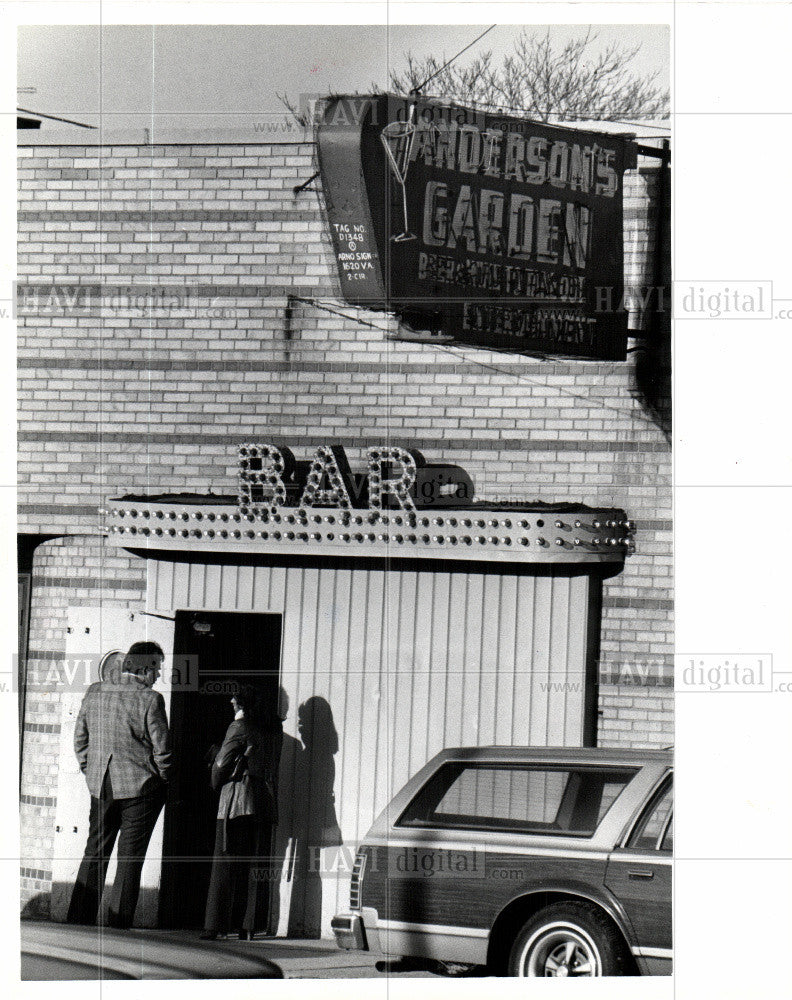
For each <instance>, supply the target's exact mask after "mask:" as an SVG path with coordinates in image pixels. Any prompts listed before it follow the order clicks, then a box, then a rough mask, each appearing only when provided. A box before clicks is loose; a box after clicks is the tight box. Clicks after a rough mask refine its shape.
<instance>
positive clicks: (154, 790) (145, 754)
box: [66, 642, 172, 928]
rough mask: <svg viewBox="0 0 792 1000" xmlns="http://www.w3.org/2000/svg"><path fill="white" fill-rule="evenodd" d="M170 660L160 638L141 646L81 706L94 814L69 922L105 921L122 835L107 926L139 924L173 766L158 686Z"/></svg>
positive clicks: (82, 754) (81, 750)
mask: <svg viewBox="0 0 792 1000" xmlns="http://www.w3.org/2000/svg"><path fill="white" fill-rule="evenodd" d="M163 660H164V655H163V652H162V650H161V649H160V647H159V646H158V645H157V643H156V642H136V643H134V644H133V645H132V646H130V648H129V652H128V653H127V654H126V656H125V657H124V660H123V663H122V665H121V669H120V670H119V671H118V673H117V674H116V675H115V676H112V677H110V678H108V679H106V680H103V681H99V682H98V683H96V684H92V685H91V686H90V687H89V688H88V690H87V692H86V694H85V697H84V698H83V702H82V705H81V706H80V711H79V714H78V715H77V721H76V723H75V726H74V751H75V753H76V755H77V760H78V762H79V765H80V770H81V771H82V772H83V774H84V775H85V779H86V782H87V784H88V791H89V792H90V793H91V811H90V814H89V819H88V842H87V843H86V845H85V854H84V856H83V860H82V863H81V865H80V870H79V872H78V874H77V881H76V883H75V886H74V891H73V893H72V898H71V901H70V904H69V911H68V915H67V918H66V919H67V920H68V922H69V923H75V924H90V923H94V922H95V921H96V920H97V917H98V916H99V914H98V910H99V903H100V900H101V897H102V890H103V888H104V882H105V877H106V875H107V865H108V862H109V860H110V855H111V854H112V853H113V845H114V844H115V840H116V837H118V870H117V872H116V877H115V883H114V885H113V894H112V899H111V901H110V905H109V909H108V914H107V923H108V925H109V926H111V927H120V928H126V927H131V926H132V921H133V919H134V916H135V907H136V906H137V901H138V895H139V893H140V875H141V871H142V868H143V861H144V859H145V856H146V850H147V848H148V843H149V840H150V839H151V834H152V832H153V830H154V826H155V824H156V822H157V817H158V816H159V814H160V810H161V809H162V807H163V805H164V803H165V790H166V787H167V781H168V777H169V774H170V772H171V768H172V755H171V747H170V736H169V732H168V719H167V716H166V715H165V701H164V699H163V697H162V695H161V694H160V693H159V692H157V691H152V686H153V685H154V683H155V682H156V680H157V678H158V677H159V676H160V670H161V668H162V662H163ZM119 834H120V836H119Z"/></svg>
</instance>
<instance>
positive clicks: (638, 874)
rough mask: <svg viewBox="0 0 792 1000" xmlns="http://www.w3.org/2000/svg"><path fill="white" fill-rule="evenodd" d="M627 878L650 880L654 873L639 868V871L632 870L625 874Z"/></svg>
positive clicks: (636, 869)
mask: <svg viewBox="0 0 792 1000" xmlns="http://www.w3.org/2000/svg"><path fill="white" fill-rule="evenodd" d="M627 877H628V878H636V879H640V878H642V879H650V878H654V872H653V871H649V869H647V868H641V869H638V868H633V869H632V870H631V871H628V872H627Z"/></svg>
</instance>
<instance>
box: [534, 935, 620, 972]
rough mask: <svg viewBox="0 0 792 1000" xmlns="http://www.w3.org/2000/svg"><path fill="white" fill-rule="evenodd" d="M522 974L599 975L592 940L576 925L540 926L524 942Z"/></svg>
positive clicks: (599, 964) (598, 964) (600, 969)
mask: <svg viewBox="0 0 792 1000" xmlns="http://www.w3.org/2000/svg"><path fill="white" fill-rule="evenodd" d="M521 974H522V975H523V976H562V977H564V976H601V975H602V967H601V963H600V957H599V953H598V952H597V949H596V947H595V945H594V942H593V941H591V939H590V938H589V937H588V935H587V934H584V933H583V932H582V931H580V930H579V929H578V928H571V927H557V928H547V927H545V928H542V930H540V931H539V932H537V934H536V935H534V937H533V938H532V939H531V940H530V941H529V942H528V944H527V945H526V947H525V950H524V952H523V961H522V963H521Z"/></svg>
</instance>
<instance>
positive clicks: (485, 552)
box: [17, 132, 673, 936]
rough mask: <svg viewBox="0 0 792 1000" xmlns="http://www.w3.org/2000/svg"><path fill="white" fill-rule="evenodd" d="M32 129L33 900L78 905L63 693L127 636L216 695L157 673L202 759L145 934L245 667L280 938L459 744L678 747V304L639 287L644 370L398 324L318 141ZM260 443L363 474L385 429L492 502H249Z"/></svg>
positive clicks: (29, 521)
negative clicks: (250, 468)
mask: <svg viewBox="0 0 792 1000" xmlns="http://www.w3.org/2000/svg"><path fill="white" fill-rule="evenodd" d="M97 135H98V133H97ZM77 139H79V141H80V144H79V145H77V144H75V143H76V142H77ZM20 143H21V145H20V149H19V153H20V160H19V186H20V205H19V230H20V247H19V289H18V297H17V311H18V324H19V350H18V358H19V411H20V420H19V450H20V456H19V497H20V506H19V530H20V547H19V551H20V594H21V604H20V611H21V614H20V618H21V622H20V657H21V668H20V707H21V711H22V719H21V723H22V753H21V768H22V773H21V796H22V799H21V827H22V862H21V879H22V883H21V884H22V902H23V912H28V913H48V914H50V915H51V916H52V917H53V918H55V919H62V918H63V915H64V913H65V907H66V905H67V904H68V897H69V891H70V885H71V881H70V880H71V879H72V878H73V875H74V871H76V866H77V863H78V861H79V856H80V855H81V852H82V847H83V845H84V840H85V835H86V826H87V801H88V800H87V792H86V791H85V789H84V787H83V783H82V777H81V775H80V774H79V772H78V770H77V766H76V762H75V761H74V758H73V754H72V751H71V738H72V733H71V727H72V723H73V718H74V714H75V712H76V709H77V707H79V702H80V698H81V695H82V691H84V682H85V681H87V680H93V679H95V676H96V671H97V670H98V669H99V664H100V663H101V660H102V657H103V656H105V655H106V654H108V653H110V652H112V651H114V650H118V649H123V648H124V646H125V645H128V644H129V643H130V642H131V641H134V640H136V639H139V638H144V637H145V638H152V639H156V640H157V641H160V643H161V644H162V645H163V648H164V649H165V651H166V653H168V654H172V653H177V654H184V655H188V656H189V655H193V654H194V655H195V656H196V657H197V660H198V663H199V665H200V664H202V665H203V666H202V667H201V670H200V671H199V673H200V678H199V686H200V690H199V692H198V694H196V692H195V691H192V690H191V691H189V692H186V691H185V692H182V691H176V690H175V688H173V687H170V688H169V687H168V683H167V679H166V684H165V687H164V688H163V690H164V691H165V694H166V699H167V701H168V705H169V711H170V714H171V723H172V726H173V730H174V740H175V742H176V747H177V755H178V756H179V757H180V761H181V773H182V775H183V777H182V778H181V779H180V780H181V781H182V787H181V789H180V792H179V796H180V798H179V803H178V804H177V803H176V802H175V801H174V803H173V804H171V805H169V806H168V807H167V808H166V810H165V814H164V816H163V818H162V819H161V821H160V826H159V827H158V830H157V831H156V832H155V836H154V840H153V842H152V847H151V849H150V852H149V858H148V860H147V862H146V868H145V869H144V876H143V893H142V895H141V902H140V909H139V911H138V921H139V922H140V923H143V924H146V925H149V926H153V925H157V924H170V925H176V926H191V925H195V924H196V922H200V909H201V892H202V891H203V887H202V885H201V884H200V879H198V880H196V884H197V888H195V887H194V888H193V890H190V888H189V886H187V885H186V884H185V883H184V880H183V877H182V876H180V875H179V872H178V865H176V864H173V865H169V864H168V859H172V858H176V857H177V856H188V857H190V856H193V855H196V856H197V855H198V854H200V853H201V850H202V848H201V844H202V842H201V840H200V836H201V835H200V833H196V832H195V829H196V823H195V816H194V815H193V813H190V811H189V810H190V808H191V805H190V803H191V802H193V799H195V801H194V802H193V806H195V807H196V808H197V801H198V800H197V799H196V798H195V797H196V796H198V797H200V794H201V793H200V790H199V788H198V784H197V782H198V781H199V778H198V774H199V770H200V769H199V768H197V766H196V763H195V761H196V759H197V758H198V757H199V756H200V753H199V751H200V750H201V747H202V746H203V744H204V743H208V741H209V736H210V731H212V732H213V731H214V730H213V729H212V727H215V728H216V727H217V726H218V725H220V726H221V728H223V727H224V726H225V725H226V724H227V722H228V721H229V718H228V715H227V711H228V710H227V707H226V705H227V697H225V695H224V693H223V691H224V689H223V686H222V683H220V682H221V681H222V680H223V678H225V679H228V678H229V677H230V676H232V675H234V674H238V673H240V672H243V673H244V672H246V671H248V670H251V671H254V672H255V671H259V672H261V674H262V676H263V677H265V678H266V683H267V684H269V688H268V690H269V691H270V697H272V699H274V700H277V704H278V707H279V710H280V711H281V714H282V715H285V722H284V728H285V733H286V736H285V743H284V756H283V761H282V768H281V790H280V791H281V803H282V809H281V813H282V815H281V822H280V826H279V832H278V835H277V838H276V841H277V846H278V851H276V855H277V856H278V857H280V858H282V859H283V863H282V866H281V868H280V869H279V871H278V872H277V873H276V875H275V878H274V882H273V889H274V891H273V893H272V911H273V912H272V928H273V930H279V931H280V932H282V933H292V934H302V935H306V936H316V935H319V934H322V933H327V932H328V930H329V918H330V916H332V914H333V913H334V912H336V910H337V909H339V908H341V907H342V906H343V905H345V903H346V892H347V887H348V878H349V870H350V867H351V861H349V852H348V850H347V848H349V849H350V850H351V853H352V854H354V844H355V842H356V841H357V840H358V839H359V838H360V837H362V836H363V835H364V833H365V832H366V829H367V827H368V826H369V824H370V823H371V821H372V819H373V817H374V816H375V815H376V814H377V813H378V812H379V811H380V810H381V809H382V808H384V806H385V805H386V804H387V802H388V801H389V799H390V797H391V795H392V794H393V793H394V792H395V791H397V790H398V788H399V787H400V786H401V785H402V784H403V783H404V782H405V781H406V780H407V778H408V777H409V776H410V775H412V774H413V773H415V771H416V770H418V768H419V767H421V766H422V765H423V764H424V763H425V762H426V760H427V759H428V758H429V757H431V756H432V755H433V754H434V753H435V752H437V751H438V750H439V749H441V748H443V747H444V746H452V745H462V744H490V743H535V744H551V745H552V744H564V743H566V744H570V745H574V744H582V743H589V744H591V743H597V744H599V745H603V746H613V745H619V744H630V745H636V746H663V745H667V744H668V743H670V742H671V739H672V736H671V732H672V695H673V688H672V672H671V654H672V633H671V624H670V622H671V574H672V555H671V503H672V501H671V483H670V445H669V443H668V440H667V433H666V421H667V417H668V407H669V404H670V400H669V398H668V391H667V388H666V387H667V385H668V371H667V364H668V359H667V354H666V353H664V351H657V350H654V347H655V346H656V340H657V337H658V336H659V335H658V333H657V329H658V328H659V327H661V326H662V324H663V322H664V319H665V317H664V316H663V315H660V317H659V319H658V315H657V310H654V313H652V312H651V310H649V309H644V310H642V309H641V296H640V295H639V296H638V300H637V301H636V300H635V299H630V300H629V301H627V303H626V306H625V307H626V308H628V309H630V310H631V313H630V327H631V329H632V330H633V331H634V332H635V334H636V336H635V338H634V339H632V340H631V341H630V345H631V348H632V350H631V351H630V353H629V354H628V360H627V361H625V362H607V363H606V362H587V361H568V360H540V359H534V358H531V357H526V356H521V355H515V354H506V353H502V352H492V351H486V350H481V349H473V348H463V347H457V346H449V345H447V344H432V343H409V342H404V341H399V340H394V339H393V336H394V335H395V334H396V333H397V332H398V324H397V321H396V320H395V319H393V318H392V317H390V316H388V315H386V314H383V313H377V312H372V311H368V310H365V309H362V308H354V307H351V306H350V305H348V304H345V303H344V302H343V301H342V299H341V296H340V289H339V286H338V277H337V273H336V268H335V263H334V260H333V256H332V248H331V245H330V239H329V235H328V232H327V224H326V221H325V217H324V212H323V205H322V196H321V191H320V190H319V187H320V180H319V179H318V178H316V179H314V180H313V182H312V183H311V184H310V185H308V186H307V187H304V188H303V189H302V190H299V191H295V188H297V187H299V186H300V185H303V184H304V182H305V181H307V180H308V179H309V178H310V177H311V175H312V174H313V173H314V171H315V170H316V163H315V157H316V150H315V147H314V144H313V142H311V141H310V140H309V138H307V137H304V136H302V135H301V134H295V135H294V137H287V138H285V139H284V140H283V141H278V142H267V143H251V142H247V141H240V139H239V137H238V136H236V137H235V136H232V135H222V134H212V135H210V134H206V135H192V136H189V137H186V138H185V137H179V136H173V137H168V138H167V139H164V140H163V141H157V142H153V143H152V142H150V141H149V139H148V137H147V136H144V135H143V134H139V135H138V134H125V135H121V136H118V137H111V138H108V137H107V136H104V135H101V136H99V138H98V139H97V140H95V143H96V144H93V145H91V144H87V140H86V138H85V135H84V134H82V135H80V136H78V137H77V138H75V137H73V136H69V137H68V138H65V137H64V138H63V139H61V138H59V137H57V136H56V135H54V133H44V132H40V133H39V132H36V133H33V132H28V133H26V134H24V135H22V136H21V138H20ZM667 206H668V200H667V198H664V197H663V183H662V180H661V170H660V168H659V167H658V161H657V160H656V159H654V158H652V157H640V158H639V161H638V168H637V169H636V170H632V171H629V172H628V173H627V174H626V175H625V200H624V208H625V224H624V229H625V232H624V239H625V261H626V276H625V280H626V285H627V286H628V288H630V289H639V288H647V287H650V288H651V287H654V288H656V287H657V286H658V285H661V284H664V283H667V278H668V275H667V263H666V262H665V261H664V260H662V259H660V258H659V256H658V250H657V248H658V245H659V243H661V242H662V240H658V227H659V228H660V234H659V235H660V236H662V230H663V227H665V226H666V225H667V221H666V213H667ZM618 305H619V304H616V307H618ZM243 443H270V444H273V445H276V446H278V447H280V448H283V449H285V448H290V449H291V450H292V451H293V453H294V454H295V456H296V458H297V460H298V462H300V463H307V462H309V461H310V460H312V459H313V457H314V454H315V452H316V451H317V449H318V448H321V447H323V446H326V445H341V446H342V447H343V449H344V451H345V454H346V456H347V458H348V461H349V465H350V468H351V470H352V472H353V473H356V474H358V475H359V474H360V473H361V472H362V470H365V469H367V468H369V469H370V468H371V461H372V459H371V456H370V454H369V450H370V449H372V448H373V449H376V448H380V447H383V446H388V447H390V446H398V447H401V448H405V449H406V448H410V449H418V450H420V452H421V453H422V454H423V456H424V457H425V458H426V461H427V462H428V463H430V464H437V465H453V466H456V467H460V468H461V469H463V470H464V471H465V473H467V474H468V475H469V476H470V478H471V479H472V481H473V483H474V485H475V500H474V501H471V503H470V504H468V505H466V506H465V508H464V509H462V510H459V511H455V512H452V511H448V510H441V509H436V510H428V511H420V510H419V511H417V512H416V513H415V514H414V515H407V514H405V513H403V512H382V513H381V515H380V517H379V519H377V518H376V517H375V519H374V520H372V521H369V520H368V519H369V515H370V514H371V508H370V507H368V506H363V507H361V508H360V509H356V510H352V511H351V512H348V514H347V515H346V518H347V519H346V520H345V519H344V517H343V516H342V514H341V513H340V512H338V511H335V510H333V509H331V508H329V507H326V508H323V509H321V510H317V511H314V510H313V509H311V508H307V507H302V508H301V507H300V505H299V503H298V502H296V501H295V502H292V501H290V502H289V504H288V505H284V511H283V518H284V520H283V522H282V523H281V522H277V523H272V522H270V523H264V522H262V521H260V520H257V521H256V522H255V523H249V522H247V521H246V520H245V519H244V517H241V518H240V515H239V510H238V506H237V504H236V497H237V490H238V483H239V473H240V464H239V446H240V445H241V444H243ZM314 516H319V517H321V518H323V519H324V520H323V521H322V522H321V523H320V522H315V521H314V520H313V518H314ZM235 517H236V518H238V520H235V519H234V518H235ZM397 517H400V518H403V521H400V522H399V523H398V524H397V523H396V522H395V518H397ZM288 518H292V520H291V521H289V520H288ZM451 520H455V521H456V522H457V523H455V524H451V523H450V522H451ZM438 521H439V522H440V523H439V524H438ZM466 521H467V522H469V523H465V522H466ZM479 521H480V522H481V524H480V525H479V523H478V522H479ZM375 522H376V523H375ZM627 522H634V525H635V528H634V531H632V530H631V527H630V526H626V525H627ZM133 529H134V530H133ZM276 534H277V536H278V537H277V538H276V537H275V535H276ZM289 534H291V535H293V537H292V538H289V537H288V535H289ZM628 535H629V536H630V538H631V540H632V541H634V551H632V548H633V546H632V545H631V544H630V539H628ZM343 536H347V537H346V538H344V537H343ZM357 536H360V537H359V538H358V537H357ZM397 536H398V537H399V538H401V539H402V540H401V541H397V540H396V539H397ZM424 538H425V539H426V540H424ZM466 538H467V539H468V540H467V541H466ZM479 538H481V539H482V541H480V542H479V541H478V539H479ZM576 539H577V541H576ZM611 539H613V543H612V544H611V541H610V540H611ZM251 650H252V651H255V653H256V656H255V658H254V660H250V656H251V655H252V654H251ZM75 664H87V666H77V667H75ZM81 671H82V672H81ZM88 675H90V676H88ZM212 685H216V686H215V687H213V686H212ZM199 695H200V697H199ZM198 705H200V706H201V707H200V709H196V706H198ZM191 796H193V799H191ZM301 801H303V802H305V801H307V802H308V805H307V806H303V807H302V811H300V807H295V806H294V803H295V802H298V803H299V802H301ZM179 810H182V811H181V812H179ZM185 810H186V811H185ZM295 810H296V811H295ZM188 831H192V833H191V834H190V835H191V836H192V837H193V839H192V840H190V835H188ZM185 838H186V839H185ZM75 858H76V860H75ZM317 858H320V859H321V860H320V861H319V862H318V863H317ZM163 859H164V860H163ZM182 867H183V866H182ZM111 877H112V872H111ZM191 891H192V895H191Z"/></svg>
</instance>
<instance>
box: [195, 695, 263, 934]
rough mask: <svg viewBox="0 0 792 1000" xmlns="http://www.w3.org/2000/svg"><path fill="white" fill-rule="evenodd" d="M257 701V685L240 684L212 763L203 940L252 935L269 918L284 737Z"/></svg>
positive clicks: (232, 700)
mask: <svg viewBox="0 0 792 1000" xmlns="http://www.w3.org/2000/svg"><path fill="white" fill-rule="evenodd" d="M257 705H258V699H257V692H256V690H255V688H253V687H251V686H249V685H240V686H239V687H238V690H237V693H236V694H235V695H234V697H233V698H232V699H231V706H232V708H233V709H234V719H233V721H232V723H231V725H230V726H229V727H228V730H227V732H226V735H225V739H224V740H223V744H222V746H221V747H220V749H219V751H218V753H217V756H216V757H215V760H214V763H213V765H212V786H213V788H215V790H218V789H219V791H220V799H219V802H218V808H217V827H216V835H215V848H214V857H213V859H212V874H211V878H210V880H209V892H208V895H207V899H206V916H205V919H204V930H203V933H202V934H201V938H202V940H214V939H215V938H216V937H217V935H218V934H226V933H228V932H229V931H230V930H231V929H234V930H236V931H238V933H239V937H240V940H251V939H252V938H253V935H254V934H255V933H256V931H258V930H260V929H262V928H264V927H266V923H267V916H268V914H267V913H266V904H267V900H268V893H267V880H268V878H269V853H270V839H271V835H272V825H273V823H275V821H276V818H277V817H276V798H275V781H276V779H275V762H276V760H277V751H278V749H279V748H278V744H279V739H278V735H277V732H276V730H274V729H272V728H270V727H268V726H266V724H265V723H264V722H263V720H262V719H261V718H260V717H259V716H258V712H257Z"/></svg>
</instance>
